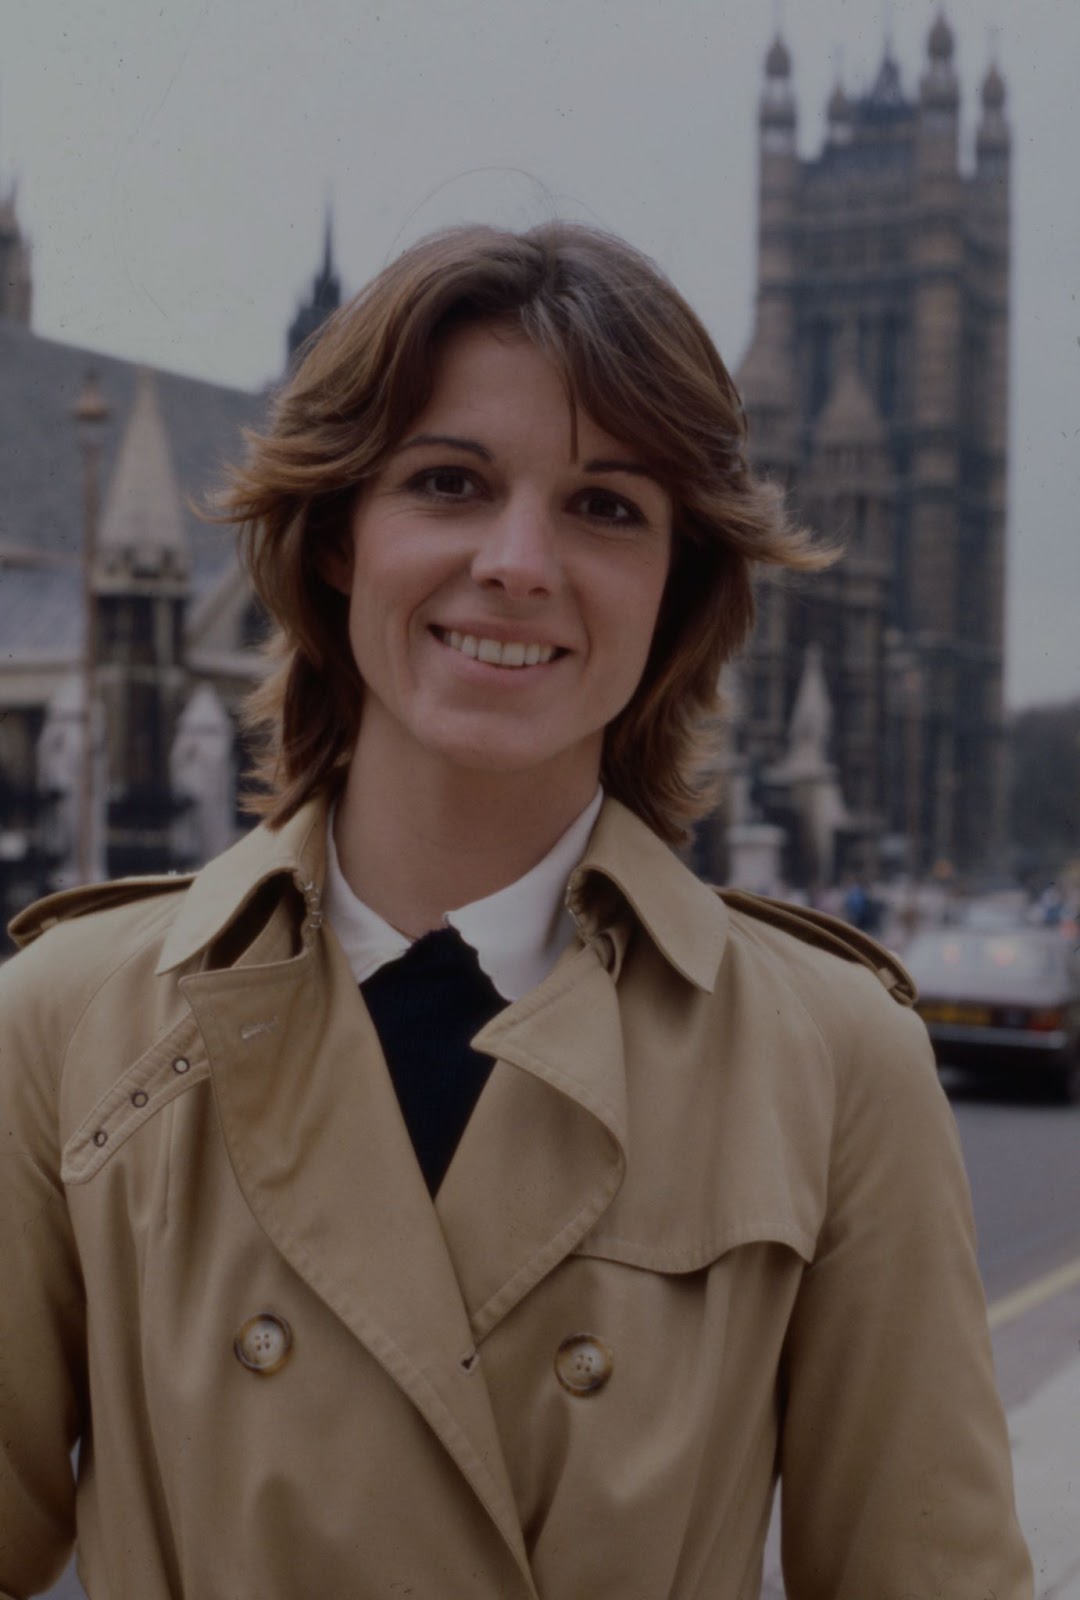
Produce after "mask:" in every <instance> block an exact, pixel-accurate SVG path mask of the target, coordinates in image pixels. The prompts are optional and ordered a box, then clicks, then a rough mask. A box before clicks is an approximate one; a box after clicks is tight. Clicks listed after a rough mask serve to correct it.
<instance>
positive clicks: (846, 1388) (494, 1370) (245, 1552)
mask: <svg viewBox="0 0 1080 1600" xmlns="http://www.w3.org/2000/svg"><path fill="white" fill-rule="evenodd" d="M323 828H324V816H323V813H322V810H321V809H320V808H319V807H318V806H312V807H309V808H308V809H307V810H305V811H304V812H303V813H301V814H300V815H299V816H298V817H297V818H296V819H295V820H294V821H293V822H292V823H290V824H289V825H288V826H287V827H285V828H284V829H283V830H281V831H280V832H279V833H277V834H271V833H269V832H267V831H265V830H263V829H259V830H257V831H256V832H254V833H253V834H252V835H250V836H249V837H248V838H246V839H245V840H243V841H242V842H241V843H240V844H239V845H237V846H236V847H235V848H234V849H233V850H231V851H230V852H229V853H228V854H227V855H226V856H224V857H223V858H222V859H220V860H219V861H217V862H214V863H212V864H211V865H210V866H209V867H208V868H207V869H206V870H205V871H204V872H202V873H201V874H200V875H199V876H198V877H197V878H196V879H195V880H194V881H193V882H191V883H190V886H189V885H188V882H187V880H177V881H176V882H175V884H173V885H169V884H168V881H167V880H166V881H165V884H164V885H163V883H162V881H160V880H159V881H155V882H149V883H145V884H143V885H141V886H140V885H139V884H138V883H129V884H126V885H125V884H121V885H116V886H103V887H101V888H99V889H97V890H95V891H85V892H81V893H80V892H75V893H73V894H71V895H69V896H66V897H60V898H59V899H58V900H57V899H55V898H54V900H53V901H51V902H44V903H43V905H42V906H41V907H39V908H37V909H36V910H35V911H33V912H31V913H29V914H27V915H25V916H24V917H23V918H22V919H20V922H19V925H18V931H19V935H20V937H21V938H22V939H23V940H29V939H31V938H33V939H34V942H33V943H32V945H31V948H30V949H29V950H27V951H26V953H25V954H23V955H21V956H20V957H19V958H17V960H15V961H14V962H11V963H9V964H8V966H7V967H6V969H5V970H4V971H3V973H2V975H0V984H2V998H0V1029H2V1036H0V1110H2V1119H3V1120H2V1126H0V1138H2V1141H3V1148H2V1160H0V1185H2V1189H0V1228H2V1237H0V1252H2V1255H0V1259H2V1262H3V1292H2V1296H0V1471H2V1477H0V1592H2V1593H3V1594H5V1595H8V1596H13V1595H17V1596H22V1595H26V1594H27V1593H30V1592H33V1591H34V1590H35V1589H37V1588H39V1587H44V1586H45V1585H46V1584H47V1583H48V1582H49V1581H50V1579H51V1578H52V1576H53V1575H54V1574H55V1573H56V1571H57V1569H58V1567H59V1566H61V1565H62V1564H63V1561H64V1559H65V1557H66V1555H67V1553H68V1551H69V1548H70V1544H71V1541H72V1538H73V1537H74V1536H75V1533H76V1529H77V1536H78V1551H79V1562H80V1570H81V1574H82V1579H83V1582H84V1584H85V1586H86V1588H87V1590H88V1592H89V1594H90V1596H91V1600H167V1597H168V1600H180V1597H181V1596H184V1597H187V1600H278V1597H280V1600H376V1597H378V1600H399V1597H402V1600H403V1597H406V1596H410V1595H411V1596H415V1597H416V1600H537V1597H544V1600H668V1597H670V1600H676V1597H677V1600H692V1597H693V1600H749V1597H750V1596H753V1595H756V1594H757V1592H758V1586H759V1582H760V1571H761V1562H762V1544H763V1540H764V1537H765V1531H766V1525H767V1522H768V1520H769V1511H770V1501H771V1497H772V1492H773V1487H774V1483H775V1480H776V1477H777V1474H778V1473H779V1474H780V1475H781V1478H782V1485H783V1488H782V1496H783V1529H784V1533H783V1543H784V1562H785V1570H786V1582H787V1590H788V1595H789V1597H790V1600H900V1597H905V1600H909V1597H916V1596H917V1597H920V1600H931V1597H932V1596H933V1597H936V1600H987V1597H988V1596H990V1595H993V1596H994V1597H996V1600H1021V1597H1024V1596H1028V1595H1030V1592H1031V1588H1030V1585H1031V1578H1030V1571H1029V1566H1028V1560H1027V1556H1026V1553H1025V1550H1024V1546H1023V1541H1022V1539H1021V1537H1020V1534H1019V1532H1018V1529H1017V1525H1016V1521H1015V1517H1014V1511H1013V1498H1012V1487H1011V1475H1010V1464H1009V1456H1008V1447H1007V1441H1006V1434H1005V1429H1004V1425H1003V1419H1002V1415H1001V1410H1000V1407H999V1403H998V1400H997V1398H996V1395H995V1390H994V1382H993V1375H992V1367H991V1355H990V1348H989V1342H988V1337H987V1329H986V1321H985V1314H984V1306H983V1299H982V1293H981V1289H980V1284H979V1279H978V1276H977V1273H976V1268H975V1263H974V1255H973V1248H972V1228H971V1219H970V1215H969V1202H968V1194H967V1189H966V1185H965V1180H964V1176H963V1173H962V1169H961V1163H960V1157H959V1154H958V1149H957V1140H956V1135H955V1130H954V1127H953V1123H952V1119H951V1116H950V1113H949V1111H948V1109H947V1106H946V1103H945V1101H944V1099H943V1097H942V1095H941V1092H940V1090H939V1088H938V1084H937V1081H936V1074H935V1072H934V1067H933V1063H932V1060H931V1056H930V1052H929V1049H928V1047H927V1041H926V1037H925V1033H924V1030H923V1028H922V1025H921V1023H920V1022H919V1021H918V1020H917V1019H916V1018H915V1017H914V1015H913V1014H912V1013H911V1011H910V1010H907V1009H905V1006H904V1002H909V1001H910V998H911V996H910V990H907V989H906V988H905V979H904V975H903V973H902V971H901V970H900V969H897V968H894V967H893V966H892V965H891V964H890V963H889V961H888V958H887V957H886V956H885V954H884V952H881V951H879V950H878V949H877V947H876V946H873V945H872V944H870V942H869V941H860V939H859V937H858V936H857V935H845V934H843V933H840V932H831V931H830V930H829V928H828V927H827V926H825V924H824V923H823V922H814V921H813V920H809V919H806V918H803V917H801V916H800V914H799V913H797V912H793V911H788V910H785V909H780V908H772V907H770V906H769V905H768V904H767V903H757V904H755V903H753V902H752V901H750V900H749V899H748V897H738V896H732V897H729V898H730V903H725V902H724V900H721V899H720V898H718V897H717V896H716V895H715V894H714V893H713V892H712V891H710V890H708V889H706V888H704V887H703V886H702V885H701V884H700V883H699V882H698V881H697V880H696V879H695V878H693V877H692V876H691V875H690V873H689V872H687V871H686V869H685V868H684V867H683V866H682V865H680V864H679V862H678V861H677V860H676V859H675V858H674V856H672V855H671V853H670V852H669V851H668V850H667V849H666V848H665V847H664V846H663V845H661V844H660V843H659V841H658V840H657V839H656V838H655V837H654V836H653V835H652V834H651V833H650V832H649V831H648V830H647V829H646V828H645V827H644V826H643V825H642V824H641V823H640V822H639V821H637V820H636V819H635V818H633V817H632V816H631V815H630V814H629V813H628V812H626V811H624V810H623V809H622V808H621V807H619V806H618V805H617V804H615V803H613V802H608V803H607V804H606V806H605V808H604V811H603V813H602V815H601V818H600V820H599V822H598V825H597V828H596V830H595V833H594V836H593V840H592V842H591V844H590V848H589V851H588V854H587V856H586V859H585V862H584V863H583V865H582V866H581V868H579V869H578V871H577V872H576V873H575V874H574V877H573V878H572V880H571V887H570V891H569V903H570V905H571V909H572V910H573V912H574V915H575V918H576V920H577V922H578V926H579V930H580V934H581V942H580V944H579V945H578V946H577V948H575V949H574V950H572V951H570V952H568V953H567V954H566V955H565V956H564V957H563V959H562V960H561V962H560V963H559V965H558V967H557V968H556V970H555V971H554V973H553V974H552V975H551V976H550V977H549V978H548V979H547V980H546V981H545V982H544V983H543V984H541V985H540V987H539V988H538V989H536V990H535V991H533V992H532V993H531V994H529V995H527V996H526V997H525V998H524V999H522V1000H520V1001H518V1002H517V1003H515V1004H514V1005H512V1006H510V1007H509V1008H508V1009H507V1010H505V1011H504V1012H502V1013H501V1014H500V1015H499V1016H498V1017H496V1018H495V1020H494V1021H492V1022H491V1023H490V1024H489V1025H488V1026H487V1027H486V1028H485V1029H484V1030H483V1032H482V1033H481V1034H480V1035H479V1036H478V1046H479V1047H480V1048H482V1049H483V1050H484V1051H485V1052H487V1053H488V1054H490V1055H492V1056H494V1057H495V1058H496V1065H495V1067H494V1069H493V1073H492V1076H491V1078H490V1079H489V1081H488V1084H487V1087H486V1088H485V1091H484V1093H483V1095H482V1097H481V1099H480V1101H479V1104H478V1106H477V1108H476V1111H475V1113H474V1115H473V1118H472V1120H471V1122H470V1123H469V1125H468V1128H467V1129H466V1132H465V1135H464V1138H463V1140H462V1143H461V1145H460V1147H459V1149H458V1151H457V1153H456V1155H455V1157H454V1161H453V1164H452V1166H451V1168H450V1170H449V1172H448V1174H447V1177H446V1179H445V1181H444V1183H443V1185H442V1188H441V1190H440V1192H439V1194H438V1198H437V1200H436V1201H435V1202H434V1204H433V1203H432V1201H431V1200H430V1199H429V1197H428V1193H427V1191H426V1189H425V1186H424V1183H423V1181H422V1178H421V1176H420V1172H419V1169H418V1167H417V1164H416V1162H415V1159H414V1157H413V1153H412V1148H411V1145H410V1142H409V1137H408V1134H407V1132H406V1130H405V1127H404V1125H403V1123H402V1119H401V1116H400V1114H399V1111H398V1106H397V1102H396V1099H395V1096H394V1091H393V1088H392V1086H391V1083H390V1080H389V1077H388V1074H387V1072H386V1069H385V1064H384V1062H383V1059H382V1057H381V1054H380V1050H379V1046H378V1042H377V1040H376V1037H375V1034H374V1032H373V1029H372V1025H371V1023H370V1021H369V1019H368V1016H367V1013H366V1011H365V1008H364V1005H363V1003H362V1001H361V998H360V996H359V994H358V991H357V988H356V985H355V983H354V982H353V980H352V977H351V975H350V972H349V969H348V966H347V964H346V961H345V959H344V956H343V954H342V951H341V949H340V946H339V945H338V943H337V941H336V939H335V938H334V937H333V935H332V934H331V933H330V931H329V930H328V929H327V928H326V927H324V926H322V925H321V916H320V913H319V909H318V907H319V885H320V883H321V878H322V873H323ZM52 924H55V925H52ZM42 929H44V930H45V931H44V933H43V936H42V937H40V938H37V937H35V935H36V934H37V932H39V931H40V930H42ZM838 952H840V953H846V956H847V957H848V959H843V958H842V954H841V955H838ZM875 968H877V969H879V970H877V971H875ZM890 988H891V989H892V997H890V994H889V992H888V991H889V989H890ZM896 999H900V1000H901V1002H902V1003H901V1004H900V1005H898V1004H896V1003H895V1001H896ZM258 1318H262V1319H263V1321H262V1322H258V1321H254V1322H253V1319H258ZM253 1329H254V1332H253ZM267 1330H269V1331H267ZM264 1335H265V1337H264ZM577 1335H586V1336H587V1339H586V1341H585V1342H584V1343H583V1344H579V1345H578V1346H573V1345H571V1346H569V1347H567V1346H566V1343H565V1342H566V1341H567V1340H568V1339H571V1340H572V1339H573V1338H574V1336H577ZM575 1352H577V1355H578V1356H582V1352H584V1354H583V1356H582V1359H581V1360H579V1361H577V1363H576V1366H575ZM241 1355H243V1356H244V1357H245V1360H247V1361H248V1363H249V1364H245V1362H244V1361H243V1360H241V1359H240V1356H241ZM252 1362H253V1363H254V1364H251V1363H252ZM568 1363H569V1364H570V1367H573V1368H574V1370H570V1367H568ZM582 1374H584V1377H585V1379H586V1380H587V1382H586V1384H585V1385H584V1386H583V1385H582V1383H581V1381H580V1379H581V1377H582ZM568 1378H569V1380H570V1383H571V1387H567V1386H566V1380H567V1379H568ZM589 1382H592V1383H594V1387H592V1388H589V1387H588V1386H587V1384H588V1383H589ZM575 1383H576V1384H577V1387H576V1388H575V1387H574V1384H575ZM80 1435H81V1437H82V1454H81V1460H80V1467H79V1474H78V1483H77V1485H74V1484H73V1483H72V1478H71V1468H70V1455H69V1453H70V1451H71V1448H72V1446H73V1444H74V1442H75V1441H76V1439H77V1438H79V1437H80Z"/></svg>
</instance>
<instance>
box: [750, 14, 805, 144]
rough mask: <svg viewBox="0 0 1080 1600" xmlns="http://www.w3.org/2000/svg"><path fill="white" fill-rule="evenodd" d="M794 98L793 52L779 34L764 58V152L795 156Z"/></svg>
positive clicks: (760, 122) (761, 116)
mask: <svg viewBox="0 0 1080 1600" xmlns="http://www.w3.org/2000/svg"><path fill="white" fill-rule="evenodd" d="M795 125H796V113H795V96H794V94H793V93H792V89H791V52H790V51H789V50H788V47H787V45H786V44H785V43H784V41H783V39H782V38H781V37H780V35H779V34H777V35H776V38H775V39H774V40H773V42H772V44H771V45H770V47H769V52H768V54H767V55H766V57H765V87H764V89H763V91H762V95H761V105H760V108H759V111H758V126H759V128H760V129H761V144H762V149H763V150H769V151H775V152H777V153H778V154H785V155H786V154H791V155H794V153H795Z"/></svg>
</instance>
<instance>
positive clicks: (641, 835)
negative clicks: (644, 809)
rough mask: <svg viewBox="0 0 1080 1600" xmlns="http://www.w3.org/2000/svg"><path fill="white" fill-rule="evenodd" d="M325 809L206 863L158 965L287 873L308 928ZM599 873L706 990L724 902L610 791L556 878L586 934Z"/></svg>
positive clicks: (184, 952) (212, 931)
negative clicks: (565, 873)
mask: <svg viewBox="0 0 1080 1600" xmlns="http://www.w3.org/2000/svg"><path fill="white" fill-rule="evenodd" d="M593 803H594V804H595V803H596V802H595V801H594V802H593ZM326 812H327V805H326V801H325V799H324V798H321V797H316V798H315V799H313V800H309V801H308V802H307V803H306V804H305V805H304V806H302V807H301V809H300V810H299V811H298V812H297V813H296V815H295V816H294V817H291V818H290V819H289V821H288V822H286V823H284V824H283V825H282V826H281V827H280V828H275V829H270V828H267V827H266V826H265V825H264V826H262V827H258V828H254V829H252V831H251V832H250V833H248V834H245V836H244V837H243V838H242V839H240V840H239V841H238V842H237V843H236V844H235V845H233V846H232V848H231V849H229V850H226V851H225V853H224V855H221V856H218V857H216V858H215V859H214V860H213V861H211V862H209V863H208V864H207V866H205V867H204V868H203V869H202V871H201V872H200V873H199V874H198V875H197V877H196V878H195V879H194V881H193V882H192V884H191V887H190V888H189V889H188V891H187V893H186V894H185V895H184V896H183V898H182V901H181V904H180V906H179V907H178V911H177V916H176V920H175V921H174V923H173V925H172V927H171V929H170V930H169V933H168V935H167V937H166V939H165V943H164V946H163V949H162V952H161V959H160V960H159V962H158V966H157V970H158V972H159V973H163V972H170V971H172V970H173V969H175V968H176V967H179V966H182V965H183V964H184V963H185V962H187V961H190V960H191V959H192V958H193V957H195V956H197V955H199V954H200V953H201V952H202V951H204V950H206V949H207V947H208V946H209V945H210V944H212V943H213V941H214V940H215V939H216V938H217V937H218V936H219V935H220V934H221V933H223V932H224V930H225V929H226V928H227V927H229V926H230V925H231V924H232V923H233V922H234V921H235V920H236V918H237V917H238V916H239V915H240V914H241V912H242V911H243V910H244V908H245V907H246V906H247V905H248V904H249V903H250V902H251V900H252V899H253V897H254V895H255V894H256V892H257V890H258V889H259V888H261V886H262V885H263V884H266V883H267V882H269V881H270V880H271V879H273V878H281V879H285V880H291V882H292V884H293V885H294V886H295V889H296V890H297V892H298V893H299V895H301V896H302V897H303V902H304V905H305V911H306V916H305V927H306V928H307V929H308V931H309V934H310V935H314V934H315V933H316V932H317V930H318V921H319V916H320V910H319V897H320V894H321V892H322V889H323V885H324V882H325V876H326V834H327V830H326ZM580 821H581V819H580V818H579V822H580ZM574 827H575V828H576V827H577V824H574ZM564 838H565V835H564ZM562 842H563V841H562V840H560V841H559V845H557V846H556V847H555V848H556V849H559V848H560V846H561V844H562ZM568 853H569V852H568ZM541 865H543V863H541ZM534 870H535V869H534ZM526 876H528V874H526ZM597 878H601V879H605V880H607V882H609V883H610V884H612V885H613V886H614V888H615V889H616V890H617V891H618V893H619V895H620V896H621V897H622V899H623V900H624V901H625V903H626V904H627V905H628V906H629V907H630V908H631V909H632V911H633V912H634V914H635V916H636V918H637V919H638V920H639V921H640V922H641V924H642V925H643V927H644V928H645V930H646V931H647V933H648V934H649V937H650V938H651V939H652V940H653V941H654V942H655V943H656V945H657V947H658V948H659V949H660V951H661V952H662V953H663V955H664V956H665V957H666V959H667V960H668V961H669V962H670V963H671V965H672V966H673V967H674V968H675V969H676V971H678V972H681V973H682V974H683V976H684V977H687V978H689V979H690V981H691V982H692V983H694V984H696V985H697V986H698V987H699V988H703V989H711V988H712V986H713V984H714V982H715V979H716V973H717V969H718V967H719V964H720V957H721V953H722V950H723V946H724V941H725V938H726V934H727V926H728V912H727V908H726V907H725V905H724V903H723V901H721V900H720V899H718V898H717V896H716V895H715V894H714V893H713V892H712V890H710V889H707V888H706V887H705V885H704V884H702V883H699V882H698V880H697V879H696V878H695V877H694V876H693V874H692V873H691V872H690V871H689V870H688V869H687V868H686V867H685V866H684V865H683V864H682V862H681V861H679V859H678V858H677V857H676V856H675V855H674V854H673V852H672V851H671V850H669V849H668V847H667V845H665V844H664V843H663V841H662V840H661V839H659V838H658V837H657V835H656V834H655V833H653V831H652V830H651V828H649V827H648V825H647V824H646V823H644V822H643V821H642V820H641V819H640V818H639V817H637V816H635V815H634V814H633V812H631V811H628V810H627V808H626V807H625V806H623V805H620V803H619V802H618V801H617V800H613V799H612V798H611V797H610V796H607V797H606V798H605V799H604V801H603V803H602V805H601V808H600V813H599V816H598V818H597V820H596V826H595V827H594V828H593V829H592V832H591V834H590V835H589V838H588V842H587V845H586V847H585V850H584V854H583V855H581V857H580V859H579V861H578V863H577V865H576V866H572V870H571V872H570V877H569V884H568V885H567V884H566V880H565V877H564V879H563V883H564V885H565V886H566V904H567V907H568V909H569V912H570V915H571V916H572V918H573V920H574V922H576V923H577V924H578V927H579V928H580V929H581V930H582V933H583V936H586V937H587V936H588V935H589V934H591V933H593V934H594V933H597V932H599V931H601V923H600V919H599V918H598V914H597V906H598V904H599V899H600V897H599V896H598V895H597V894H596V892H595V890H596V880H597ZM513 887H515V886H514V885H511V888H513ZM501 892H502V893H505V892H506V891H505V890H504V891H501ZM560 892H561V888H560ZM604 898H605V899H606V898H607V896H604ZM483 903H484V902H480V904H481V905H482V904H483ZM493 981H494V980H493Z"/></svg>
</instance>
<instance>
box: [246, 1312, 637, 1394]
mask: <svg viewBox="0 0 1080 1600" xmlns="http://www.w3.org/2000/svg"><path fill="white" fill-rule="evenodd" d="M292 1347H293V1336H292V1329H291V1328H290V1327H289V1324H288V1323H287V1322H286V1321H285V1319H284V1317H279V1316H276V1315H275V1314H274V1313H273V1312H272V1311H260V1312H259V1314H258V1315H257V1316H254V1317H249V1318H248V1320H247V1321H246V1322H245V1323H244V1326H243V1327H242V1328H241V1329H240V1332H239V1333H238V1334H237V1335H236V1338H235V1340H234V1341H233V1351H234V1353H235V1355H236V1359H237V1361H239V1362H240V1365H241V1366H243V1367H246V1368H247V1369H248V1371H249V1372H257V1373H259V1374H260V1375H261V1376H263V1377H268V1376H269V1375H270V1374H271V1373H273V1372H278V1371H280V1369H281V1368H282V1367H283V1366H284V1365H285V1363H286V1361H288V1359H289V1357H290V1355H291V1354H292ZM474 1356H475V1352H474ZM474 1364H475V1360H472V1361H470V1362H469V1363H468V1365H467V1367H466V1370H472V1367H473V1366H474ZM614 1369H615V1358H614V1356H613V1355H612V1353H611V1350H610V1349H609V1348H608V1346H607V1345H606V1344H605V1343H604V1341H603V1339H598V1338H597V1336H596V1334H594V1333H573V1334H571V1335H570V1337H569V1338H568V1339H564V1340H563V1342H562V1343H561V1344H560V1346H559V1348H558V1350H556V1352H555V1376H556V1377H557V1378H558V1380H559V1382H560V1383H561V1384H562V1386H563V1388H564V1389H565V1390H566V1391H567V1393H568V1394H572V1395H576V1396H583V1395H589V1394H596V1393H597V1391H598V1390H600V1389H602V1388H603V1387H604V1385H605V1384H606V1383H607V1381H608V1379H609V1378H610V1377H611V1374H612V1372H613V1371H614Z"/></svg>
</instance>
